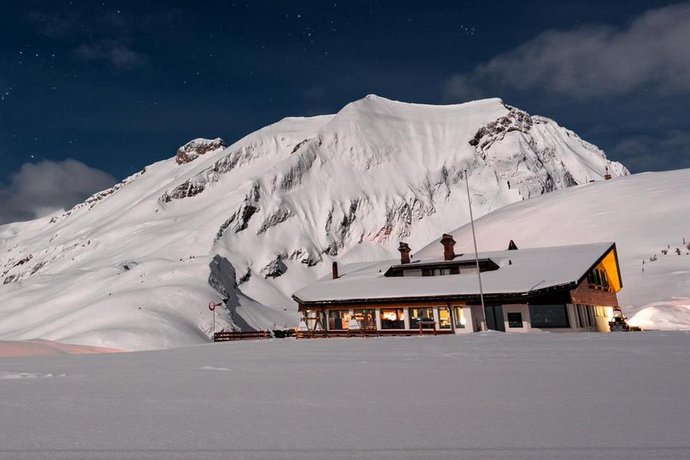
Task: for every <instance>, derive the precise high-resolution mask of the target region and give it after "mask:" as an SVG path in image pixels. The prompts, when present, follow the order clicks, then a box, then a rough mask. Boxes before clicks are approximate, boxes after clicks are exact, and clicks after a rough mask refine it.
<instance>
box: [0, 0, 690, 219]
mask: <svg viewBox="0 0 690 460" xmlns="http://www.w3.org/2000/svg"><path fill="white" fill-rule="evenodd" d="M0 7H1V9H2V10H1V13H2V14H0V31H1V35H0V37H1V38H2V39H1V40H0V160H2V161H1V162H0V223H2V222H7V221H11V220H19V219H27V218H32V217H35V216H37V215H40V214H41V212H45V211H46V210H49V209H50V208H55V207H56V206H71V205H72V204H74V203H75V202H76V201H78V200H81V199H83V197H84V196H86V195H88V194H90V193H91V192H94V191H95V190H96V189H98V188H99V187H100V188H102V187H105V186H107V185H109V184H110V183H111V182H114V181H115V180H116V179H117V180H119V179H121V178H123V177H125V176H127V175H129V174H131V173H133V172H136V171H138V170H140V169H142V168H143V167H144V166H145V165H147V164H150V163H152V162H154V161H157V160H160V159H163V158H167V157H170V156H172V155H174V153H175V150H176V149H177V147H178V146H180V145H181V144H184V143H185V142H186V141H188V140H189V139H192V138H195V137H217V136H220V137H223V138H224V139H225V140H226V142H228V143H231V142H233V141H235V140H237V139H239V138H240V137H242V136H244V135H246V134H248V133H250V132H251V131H254V130H256V129H258V128H260V127H262V126H265V125H267V124H269V123H272V122H275V121H277V120H279V119H280V118H282V117H285V116H299V115H314V114H323V113H334V112H337V111H338V110H339V109H340V108H341V107H342V106H343V105H345V104H347V103H348V102H351V101H353V100H356V99H359V98H361V97H364V96H365V95H367V94H369V93H374V94H378V95H381V96H385V97H388V98H391V99H397V100H402V101H408V102H424V103H433V104H446V103H455V102H463V101H466V100H468V99H475V98H480V97H492V96H499V97H502V98H503V99H504V101H506V102H507V103H509V104H511V105H515V106H517V107H520V108H522V109H524V110H526V111H528V112H530V113H532V114H539V115H545V116H549V117H551V118H554V119H555V120H557V121H558V122H559V123H560V124H561V125H563V126H566V127H568V128H570V129H573V130H574V131H575V132H577V133H578V134H580V135H581V136H582V137H583V138H584V139H586V140H588V141H590V142H592V143H594V144H596V145H598V146H599V147H601V148H603V149H604V150H605V151H606V153H607V155H608V156H609V158H611V159H614V160H618V161H621V162H623V163H624V164H625V165H626V166H628V167H629V168H630V170H631V171H633V172H639V171H647V170H666V169H675V168H686V167H690V129H689V128H690V117H689V116H688V106H690V45H688V43H690V3H688V2H686V3H676V4H673V3H668V2H656V1H635V2H620V1H610V0H600V1H579V2H578V1H568V2H563V3H559V2H550V1H543V2H535V1H520V2H515V1H510V2H500V1H496V2H486V1H482V2H462V1H409V2H405V1H366V2H365V1H245V2H230V1H223V2H221V1H218V2H212V1H195V2H182V1H177V2H176V1H167V2H162V1H160V2H159V1H120V2H111V1H106V2H97V1H85V2H80V1H72V2H67V1H22V2H10V1H4V0H1V1H0ZM72 160H74V161H72ZM65 181H66V182H69V184H70V185H69V186H66V185H65Z"/></svg>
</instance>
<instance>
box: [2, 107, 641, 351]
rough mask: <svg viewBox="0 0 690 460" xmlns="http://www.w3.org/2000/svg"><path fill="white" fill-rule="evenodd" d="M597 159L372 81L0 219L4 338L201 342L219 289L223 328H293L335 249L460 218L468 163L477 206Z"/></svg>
mask: <svg viewBox="0 0 690 460" xmlns="http://www.w3.org/2000/svg"><path fill="white" fill-rule="evenodd" d="M607 168H608V170H609V172H610V173H611V174H613V175H614V176H620V175H625V174H627V170H626V169H625V168H624V167H623V166H622V165H621V164H619V163H617V162H611V161H609V160H607V159H606V157H605V155H604V153H603V152H602V151H601V150H599V149H598V148H597V147H595V146H593V145H591V144H589V143H587V142H586V141H584V140H582V139H581V138H579V137H578V136H577V135H576V134H575V133H573V132H572V131H569V130H567V129H565V128H563V127H560V126H559V125H558V124H557V123H556V122H555V121H553V120H549V119H547V118H544V117H539V116H530V115H528V114H527V113H525V112H523V111H520V110H518V109H515V108H513V107H509V106H507V105H505V104H504V103H503V102H502V101H501V100H500V99H485V100H480V101H473V102H468V103H465V104H456V105H447V106H431V105H423V104H408V103H403V102H397V101H391V100H388V99H384V98H381V97H377V96H368V97H366V98H364V99H361V100H359V101H355V102H353V103H351V104H348V105H347V106H345V107H344V108H343V109H342V110H340V111H339V112H338V113H337V114H335V115H325V116H318V117H311V118H286V119H284V120H281V121H279V122H278V123H275V124H273V125H271V126H267V127H265V128H263V129H260V130H258V131H257V132H255V133H252V134H250V135H248V136H246V137H245V138H243V139H241V140H239V141H237V142H235V143H234V144H232V145H230V146H228V147H227V148H225V146H224V143H223V142H222V141H221V140H220V139H214V140H203V139H196V140H194V141H192V142H191V143H189V144H187V145H185V146H183V147H182V148H181V149H180V151H179V152H178V155H177V156H176V157H174V158H170V159H168V160H163V161H160V162H157V163H155V164H153V165H150V166H148V167H146V168H145V170H144V171H142V172H140V173H137V174H135V175H133V176H131V177H129V178H127V179H125V180H124V181H123V182H122V183H120V184H118V185H116V186H115V187H113V188H112V189H109V190H105V191H103V192H100V193H97V194H96V195H94V196H93V197H91V198H89V199H87V200H86V201H85V202H84V203H81V204H78V205H77V206H75V207H74V208H73V209H72V210H70V211H67V212H65V213H58V214H56V215H55V216H52V217H50V216H49V217H47V218H44V219H39V220H36V221H31V222H24V223H14V224H9V225H4V226H0V339H4V340H17V339H32V338H38V337H42V338H46V339H51V340H59V341H67V342H71V343H80V344H87V345H95V346H106V347H108V346H109V347H116V348H125V349H130V350H132V349H139V350H141V349H150V348H165V347H175V346H184V345H189V344H195V343H202V342H204V341H207V340H208V337H209V336H210V333H211V328H212V326H211V315H210V313H209V312H208V310H207V305H208V303H209V302H211V301H216V302H217V301H219V300H220V299H221V298H223V299H226V300H227V306H228V309H229V312H228V311H226V310H225V309H218V326H219V327H221V328H222V327H232V326H233V324H234V325H237V326H240V327H244V328H248V327H255V328H262V329H263V328H272V327H287V326H296V325H297V323H298V320H297V312H296V308H295V304H294V303H293V302H292V300H291V299H290V295H291V294H292V293H293V292H294V291H295V290H297V289H299V288H301V287H302V286H304V285H305V284H306V283H307V282H309V281H312V280H314V279H316V278H317V277H318V276H320V275H322V274H324V273H325V272H327V271H328V270H330V263H331V261H333V260H336V259H337V260H339V261H343V262H356V261H362V260H372V259H379V258H386V257H390V256H391V255H394V254H395V248H396V247H397V245H398V242H399V240H400V239H405V240H406V241H407V242H408V243H410V244H411V245H412V246H413V248H419V247H421V246H422V245H424V244H426V243H428V242H429V241H431V240H432V239H435V238H437V237H438V236H439V235H440V234H441V233H442V232H444V231H447V230H449V229H451V228H455V227H458V226H460V225H462V224H464V223H466V222H467V221H468V220H469V219H468V211H467V197H466V194H465V188H464V187H465V186H464V174H465V173H464V171H465V170H467V171H468V174H469V176H470V179H471V181H472V183H473V187H472V188H473V191H472V193H473V196H474V199H475V209H474V210H475V213H476V214H475V215H481V214H486V213H488V212H490V211H492V210H494V209H497V208H500V207H501V206H504V205H506V204H509V203H513V202H516V201H520V200H522V199H526V198H529V197H533V196H538V195H540V194H541V193H546V192H549V191H552V190H557V189H562V188H565V187H569V186H572V185H575V184H583V183H587V182H588V181H589V180H602V179H603V176H604V174H605V172H606V170H607ZM209 281H210V282H209ZM230 314H231V315H232V317H231V316H230Z"/></svg>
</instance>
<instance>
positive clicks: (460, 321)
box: [453, 307, 466, 329]
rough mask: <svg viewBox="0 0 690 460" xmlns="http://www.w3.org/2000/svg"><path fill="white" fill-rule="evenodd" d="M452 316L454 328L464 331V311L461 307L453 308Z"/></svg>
mask: <svg viewBox="0 0 690 460" xmlns="http://www.w3.org/2000/svg"><path fill="white" fill-rule="evenodd" d="M453 316H454V317H455V328H456V329H464V328H465V324H466V321H465V309H464V308H462V307H453Z"/></svg>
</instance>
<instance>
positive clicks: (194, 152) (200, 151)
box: [175, 137, 226, 165]
mask: <svg viewBox="0 0 690 460" xmlns="http://www.w3.org/2000/svg"><path fill="white" fill-rule="evenodd" d="M225 147H226V145H225V142H224V141H223V139H221V138H220V137H217V138H215V139H202V138H198V139H194V140H192V141H189V142H187V143H186V144H185V145H183V146H182V147H180V148H179V149H177V154H175V161H176V162H177V164H179V165H181V164H185V163H189V162H190V161H194V160H196V159H197V158H198V157H199V155H204V154H205V153H207V152H212V151H214V150H219V149H224V148H225Z"/></svg>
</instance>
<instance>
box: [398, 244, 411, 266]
mask: <svg viewBox="0 0 690 460" xmlns="http://www.w3.org/2000/svg"><path fill="white" fill-rule="evenodd" d="M398 251H400V263H401V264H409V263H410V252H412V249H410V246H409V245H408V244H407V243H403V242H402V241H401V242H400V246H399V247H398Z"/></svg>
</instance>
